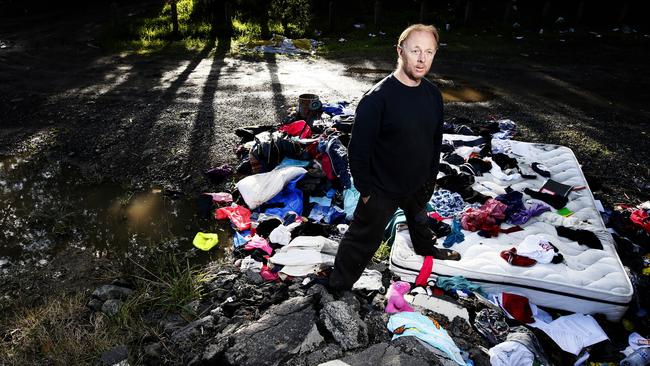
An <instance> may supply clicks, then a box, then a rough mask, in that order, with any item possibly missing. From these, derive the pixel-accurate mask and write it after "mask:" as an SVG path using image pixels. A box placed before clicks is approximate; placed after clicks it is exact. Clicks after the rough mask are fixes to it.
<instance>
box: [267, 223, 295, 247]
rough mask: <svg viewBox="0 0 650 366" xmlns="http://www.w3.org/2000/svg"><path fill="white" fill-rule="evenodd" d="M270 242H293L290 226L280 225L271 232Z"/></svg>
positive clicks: (281, 243) (283, 243)
mask: <svg viewBox="0 0 650 366" xmlns="http://www.w3.org/2000/svg"><path fill="white" fill-rule="evenodd" d="M269 242H271V243H272V244H280V245H287V244H289V242H291V231H289V228H288V227H286V226H284V225H280V226H278V227H276V228H275V229H273V231H271V234H269Z"/></svg>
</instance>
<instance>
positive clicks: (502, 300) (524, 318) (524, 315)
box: [499, 292, 535, 324]
mask: <svg viewBox="0 0 650 366" xmlns="http://www.w3.org/2000/svg"><path fill="white" fill-rule="evenodd" d="M499 305H501V307H502V308H503V310H505V311H506V312H507V313H508V314H510V316H512V317H513V318H515V319H517V320H519V321H520V322H522V323H526V324H530V323H533V322H535V320H534V319H533V311H532V310H531V308H530V304H529V303H528V298H527V297H524V296H521V295H517V294H511V293H507V292H504V293H502V294H500V296H499Z"/></svg>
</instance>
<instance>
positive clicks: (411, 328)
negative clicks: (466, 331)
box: [387, 312, 466, 366]
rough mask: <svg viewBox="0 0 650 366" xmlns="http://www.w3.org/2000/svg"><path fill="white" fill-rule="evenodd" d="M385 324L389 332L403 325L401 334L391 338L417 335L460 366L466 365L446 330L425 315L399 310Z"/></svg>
mask: <svg viewBox="0 0 650 366" xmlns="http://www.w3.org/2000/svg"><path fill="white" fill-rule="evenodd" d="M387 326H388V330H390V331H391V332H394V331H395V330H397V329H398V328H400V327H404V328H403V330H404V331H403V332H402V333H401V334H393V340H395V339H397V338H399V337H404V336H412V337H417V338H419V339H421V340H422V341H424V342H427V343H428V344H430V345H431V346H433V347H435V348H437V349H439V350H441V351H442V352H444V353H445V354H446V355H447V356H449V358H450V359H452V360H454V361H455V362H456V363H457V364H459V365H462V366H465V365H466V363H465V360H463V356H462V355H461V353H460V349H459V348H458V346H457V345H456V343H455V342H454V340H453V339H451V337H450V336H449V334H447V331H446V330H444V329H443V328H442V327H441V326H440V325H439V324H434V323H433V321H431V319H430V318H429V317H427V316H424V315H422V314H420V313H418V312H401V313H397V314H395V315H392V316H391V317H390V318H389V319H388V325H387Z"/></svg>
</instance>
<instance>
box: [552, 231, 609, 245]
mask: <svg viewBox="0 0 650 366" xmlns="http://www.w3.org/2000/svg"><path fill="white" fill-rule="evenodd" d="M555 230H557V235H559V236H563V237H565V238H567V239H570V240H573V241H577V242H578V243H580V244H582V245H586V246H588V247H589V248H591V249H600V250H603V244H602V243H601V242H600V239H598V236H596V234H595V233H593V232H592V231H588V230H582V229H571V228H568V227H564V226H556V227H555Z"/></svg>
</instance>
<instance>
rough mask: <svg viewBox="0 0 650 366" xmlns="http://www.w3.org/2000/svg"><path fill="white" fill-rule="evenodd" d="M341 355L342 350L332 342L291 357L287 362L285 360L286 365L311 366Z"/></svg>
mask: <svg viewBox="0 0 650 366" xmlns="http://www.w3.org/2000/svg"><path fill="white" fill-rule="evenodd" d="M341 356H343V351H342V350H341V347H340V346H339V345H337V344H334V343H332V344H327V343H326V344H325V346H324V347H323V348H321V349H318V350H315V351H314V352H312V353H307V354H303V355H300V356H297V357H294V358H292V359H291V360H290V361H289V362H287V365H293V366H312V365H318V364H321V363H322V362H326V361H329V360H334V359H337V358H339V357H341Z"/></svg>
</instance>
